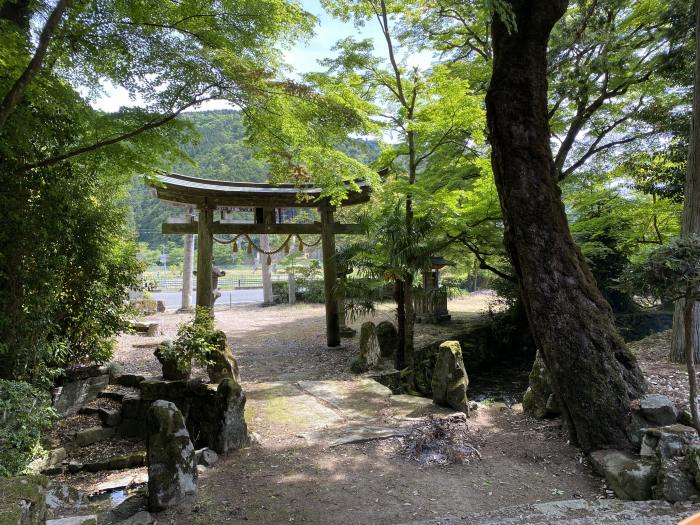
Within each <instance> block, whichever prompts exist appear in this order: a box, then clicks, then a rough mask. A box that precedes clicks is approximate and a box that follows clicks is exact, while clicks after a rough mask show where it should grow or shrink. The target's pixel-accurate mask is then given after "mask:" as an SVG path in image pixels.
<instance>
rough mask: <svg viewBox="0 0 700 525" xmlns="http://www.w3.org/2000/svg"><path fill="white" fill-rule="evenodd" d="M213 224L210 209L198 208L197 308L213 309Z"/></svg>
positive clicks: (212, 214)
mask: <svg viewBox="0 0 700 525" xmlns="http://www.w3.org/2000/svg"><path fill="white" fill-rule="evenodd" d="M213 222H214V210H213V209H212V208H206V207H203V208H199V221H198V224H199V227H198V230H197V244H198V246H197V306H204V307H206V308H213V307H214V294H213V290H212V272H211V270H212V261H213V257H214V253H213V249H214V236H213V235H212V233H211V226H212V223H213Z"/></svg>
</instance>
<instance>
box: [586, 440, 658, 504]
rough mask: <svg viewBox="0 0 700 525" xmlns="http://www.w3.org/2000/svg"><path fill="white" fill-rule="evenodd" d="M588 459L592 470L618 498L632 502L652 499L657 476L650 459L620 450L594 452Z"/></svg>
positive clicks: (654, 466)
mask: <svg viewBox="0 0 700 525" xmlns="http://www.w3.org/2000/svg"><path fill="white" fill-rule="evenodd" d="M590 458H591V463H592V464H593V468H594V469H595V470H596V471H597V472H598V473H599V474H600V475H601V476H604V477H605V479H606V481H607V482H608V485H610V488H611V489H612V490H613V491H614V492H615V495H616V496H617V497H618V498H620V499H624V500H633V501H645V500H649V499H651V498H652V487H653V486H654V485H655V484H656V476H657V465H656V462H655V461H653V460H652V459H650V458H645V457H638V456H633V455H632V454H629V453H627V452H623V451H620V450H596V451H595V452H591V456H590Z"/></svg>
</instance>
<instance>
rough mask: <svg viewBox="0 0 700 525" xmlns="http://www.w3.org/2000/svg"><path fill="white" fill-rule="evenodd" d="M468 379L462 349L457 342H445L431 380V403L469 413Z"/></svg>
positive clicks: (441, 347) (441, 346)
mask: <svg viewBox="0 0 700 525" xmlns="http://www.w3.org/2000/svg"><path fill="white" fill-rule="evenodd" d="M468 386H469V378H468V377H467V371H466V370H465V369H464V362H463V360H462V349H461V348H460V345H459V343H458V342H457V341H445V342H444V343H442V344H441V345H440V352H439V353H438V356H437V361H436V363H435V371H434V372H433V378H432V391H433V401H434V402H435V403H436V404H438V405H443V406H449V407H452V408H454V409H455V410H460V411H462V412H464V413H469V405H468V400H467V387H468Z"/></svg>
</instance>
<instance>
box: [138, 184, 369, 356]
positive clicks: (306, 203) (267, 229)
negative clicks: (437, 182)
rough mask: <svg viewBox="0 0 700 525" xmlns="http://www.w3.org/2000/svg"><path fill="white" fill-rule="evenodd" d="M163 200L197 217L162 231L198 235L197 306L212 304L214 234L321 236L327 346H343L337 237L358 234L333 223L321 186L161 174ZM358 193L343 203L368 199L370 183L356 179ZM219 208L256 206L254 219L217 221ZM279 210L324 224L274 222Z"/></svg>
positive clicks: (357, 230) (168, 225)
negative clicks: (314, 212) (312, 214)
mask: <svg viewBox="0 0 700 525" xmlns="http://www.w3.org/2000/svg"><path fill="white" fill-rule="evenodd" d="M151 186H152V187H153V188H154V189H155V191H156V195H157V197H158V198H159V199H161V200H163V201H167V202H171V203H175V204H178V205H186V206H189V207H193V208H194V207H196V208H197V210H198V217H197V220H194V218H193V220H191V221H190V222H180V223H172V222H167V223H164V224H163V225H162V232H163V233H164V234H178V235H182V234H196V235H197V240H198V248H197V306H204V307H208V308H211V307H213V303H214V297H213V290H212V261H213V243H214V235H217V234H219V235H222V234H230V235H240V234H246V235H253V234H282V235H295V234H296V235H304V234H317V235H320V236H321V243H322V252H323V281H324V292H325V303H326V339H327V342H328V346H338V345H340V318H339V315H340V314H339V311H338V301H337V300H336V298H335V297H334V295H335V293H334V290H335V288H336V282H337V279H338V271H337V264H336V258H335V236H336V235H337V234H358V233H362V228H361V227H360V226H359V225H357V224H339V223H336V222H335V221H334V211H335V208H334V207H333V206H331V205H330V203H329V202H328V201H327V200H326V199H323V198H321V190H320V189H319V188H314V187H311V186H301V187H300V186H298V185H294V184H280V185H272V184H261V183H251V182H227V181H220V180H212V179H199V178H195V177H187V176H184V175H178V174H175V173H167V174H161V175H158V176H157V177H156V179H155V180H154V181H153V182H151ZM358 186H359V191H349V193H348V195H347V197H346V198H345V200H343V201H342V202H341V204H340V205H341V206H351V205H354V204H361V203H364V202H367V201H369V197H370V187H369V185H367V184H366V183H365V182H363V181H358ZM217 208H254V209H255V222H254V223H242V222H228V221H221V220H219V221H216V220H215V217H214V212H215V211H216V209H217ZM277 208H316V209H318V211H319V215H320V216H321V221H320V222H314V223H312V224H291V223H286V224H283V223H280V222H275V209H277Z"/></svg>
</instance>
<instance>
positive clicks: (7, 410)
mask: <svg viewBox="0 0 700 525" xmlns="http://www.w3.org/2000/svg"><path fill="white" fill-rule="evenodd" d="M55 418H56V413H55V412H54V410H53V408H51V403H50V399H49V395H48V394H47V393H46V392H44V391H41V390H38V389H36V388H34V387H32V386H31V385H30V384H29V383H25V382H23V381H5V380H2V379H0V475H1V476H16V475H18V474H21V473H22V472H24V471H25V470H26V468H27V466H28V465H29V463H30V462H31V461H32V459H34V458H35V457H36V456H38V455H39V454H40V453H41V452H42V449H41V445H40V443H39V438H40V437H41V431H42V430H45V429H47V428H49V427H50V426H51V423H52V421H53V420H54V419H55Z"/></svg>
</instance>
